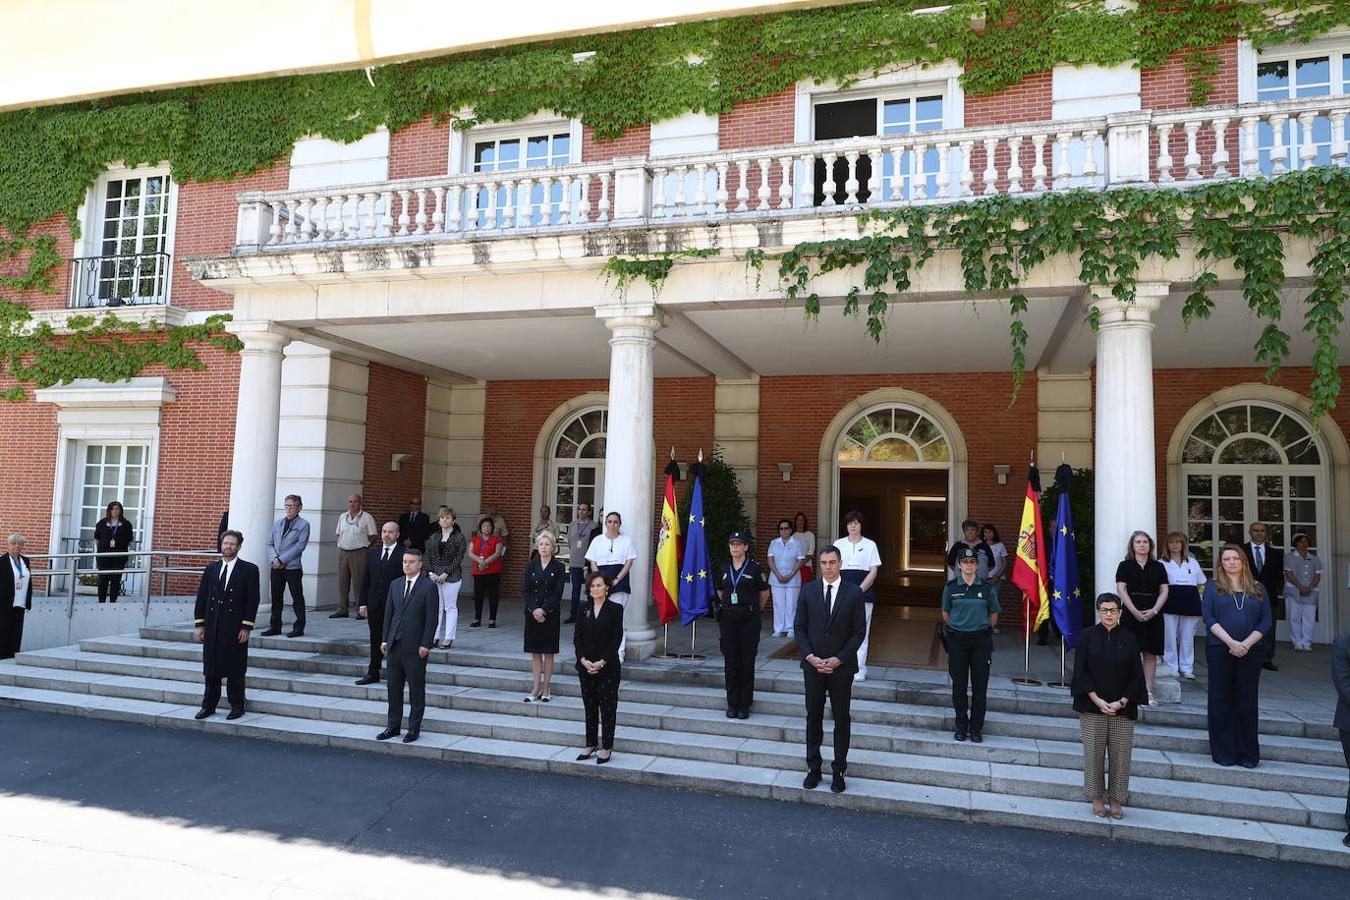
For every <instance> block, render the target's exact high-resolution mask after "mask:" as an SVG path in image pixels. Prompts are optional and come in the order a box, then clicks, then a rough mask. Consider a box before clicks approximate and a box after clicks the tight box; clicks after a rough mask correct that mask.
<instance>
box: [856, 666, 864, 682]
mask: <svg viewBox="0 0 1350 900" xmlns="http://www.w3.org/2000/svg"><path fill="white" fill-rule="evenodd" d="M853 680H854V682H859V681H866V680H867V670H866V669H864V670H862V671H859V672H854V673H853Z"/></svg>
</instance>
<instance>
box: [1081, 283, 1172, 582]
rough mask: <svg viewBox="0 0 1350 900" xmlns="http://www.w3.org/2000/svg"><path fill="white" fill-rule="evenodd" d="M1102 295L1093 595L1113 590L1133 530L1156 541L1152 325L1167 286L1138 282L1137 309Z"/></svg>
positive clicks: (1098, 290) (1106, 292)
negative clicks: (1094, 585) (1117, 569)
mask: <svg viewBox="0 0 1350 900" xmlns="http://www.w3.org/2000/svg"><path fill="white" fill-rule="evenodd" d="M1091 290H1092V292H1093V294H1095V296H1096V297H1097V298H1098V299H1096V300H1095V301H1094V305H1095V307H1096V309H1097V311H1098V314H1099V316H1100V319H1099V323H1098V328H1097V400H1096V419H1097V424H1096V447H1095V449H1096V463H1095V465H1094V467H1093V476H1094V483H1095V497H1094V504H1095V513H1094V528H1095V533H1094V535H1093V540H1094V541H1095V542H1096V558H1095V561H1094V562H1095V565H1094V569H1095V581H1096V593H1098V594H1100V593H1104V592H1107V591H1109V592H1111V593H1115V590H1116V577H1115V576H1116V566H1117V565H1119V563H1120V561H1121V560H1122V559H1124V558H1125V543H1126V541H1128V540H1129V537H1130V532H1132V531H1147V532H1148V533H1149V534H1151V535H1153V537H1154V540H1155V541H1156V540H1157V537H1158V536H1157V534H1156V532H1157V529H1158V492H1157V469H1156V467H1155V464H1154V449H1153V448H1154V440H1155V438H1154V433H1153V320H1152V315H1153V313H1154V312H1155V311H1156V310H1157V309H1158V307H1159V306H1160V305H1161V303H1162V301H1163V300H1164V299H1166V297H1167V293H1168V290H1169V285H1167V284H1160V283H1141V284H1140V285H1139V286H1138V290H1137V293H1136V296H1135V301H1134V303H1132V304H1126V303H1121V302H1120V301H1119V300H1116V299H1115V298H1114V297H1112V296H1111V289H1110V288H1109V287H1102V286H1100V285H1098V286H1095V287H1093V288H1091Z"/></svg>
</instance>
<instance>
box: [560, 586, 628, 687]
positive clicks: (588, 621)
mask: <svg viewBox="0 0 1350 900" xmlns="http://www.w3.org/2000/svg"><path fill="white" fill-rule="evenodd" d="M622 641H623V607H622V606H620V605H619V604H617V603H615V602H614V601H613V600H606V601H605V604H604V605H603V606H601V607H600V615H599V616H597V615H596V614H595V604H594V603H591V602H590V601H587V602H585V603H583V604H581V610H580V611H579V612H578V613H577V627H576V631H574V632H573V633H572V647H573V649H574V650H575V651H576V656H577V662H576V669H577V674H579V675H585V674H586V669H585V668H584V667H583V666H582V665H581V660H582V659H583V658H585V659H589V660H590V661H591V662H595V661H597V660H601V659H603V660H604V661H605V668H604V669H603V670H602V671H605V672H609V671H618V667H619V665H620V660H619V644H620V642H622Z"/></svg>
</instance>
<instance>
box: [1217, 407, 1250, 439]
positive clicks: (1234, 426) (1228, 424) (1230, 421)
mask: <svg viewBox="0 0 1350 900" xmlns="http://www.w3.org/2000/svg"><path fill="white" fill-rule="evenodd" d="M1218 416H1219V421H1220V422H1222V423H1223V427H1224V428H1226V429H1228V433H1229V434H1242V433H1244V432H1245V431H1247V407H1245V406H1235V407H1233V408H1232V409H1224V410H1220V411H1219V413H1218Z"/></svg>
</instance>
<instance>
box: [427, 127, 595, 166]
mask: <svg viewBox="0 0 1350 900" xmlns="http://www.w3.org/2000/svg"><path fill="white" fill-rule="evenodd" d="M563 131H566V132H567V136H568V138H569V141H568V143H569V147H568V151H569V152H568V160H567V161H568V162H569V163H579V162H581V133H582V128H581V120H579V119H565V118H563V117H562V116H556V115H553V114H552V113H547V112H542V113H538V114H536V115H533V116H527V117H526V118H524V119H519V120H517V121H515V122H502V123H500V124H492V125H479V126H477V127H475V128H470V129H469V130H468V131H459V130H457V129H454V128H452V129H450V151H449V152H450V170H449V171H450V174H451V175H470V174H472V173H473V145H474V144H476V143H478V142H479V141H483V140H497V141H500V140H511V139H512V138H519V139H520V140H522V141H524V140H525V139H526V138H529V137H536V136H538V135H539V134H541V133H549V134H559V133H561V132H563Z"/></svg>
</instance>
